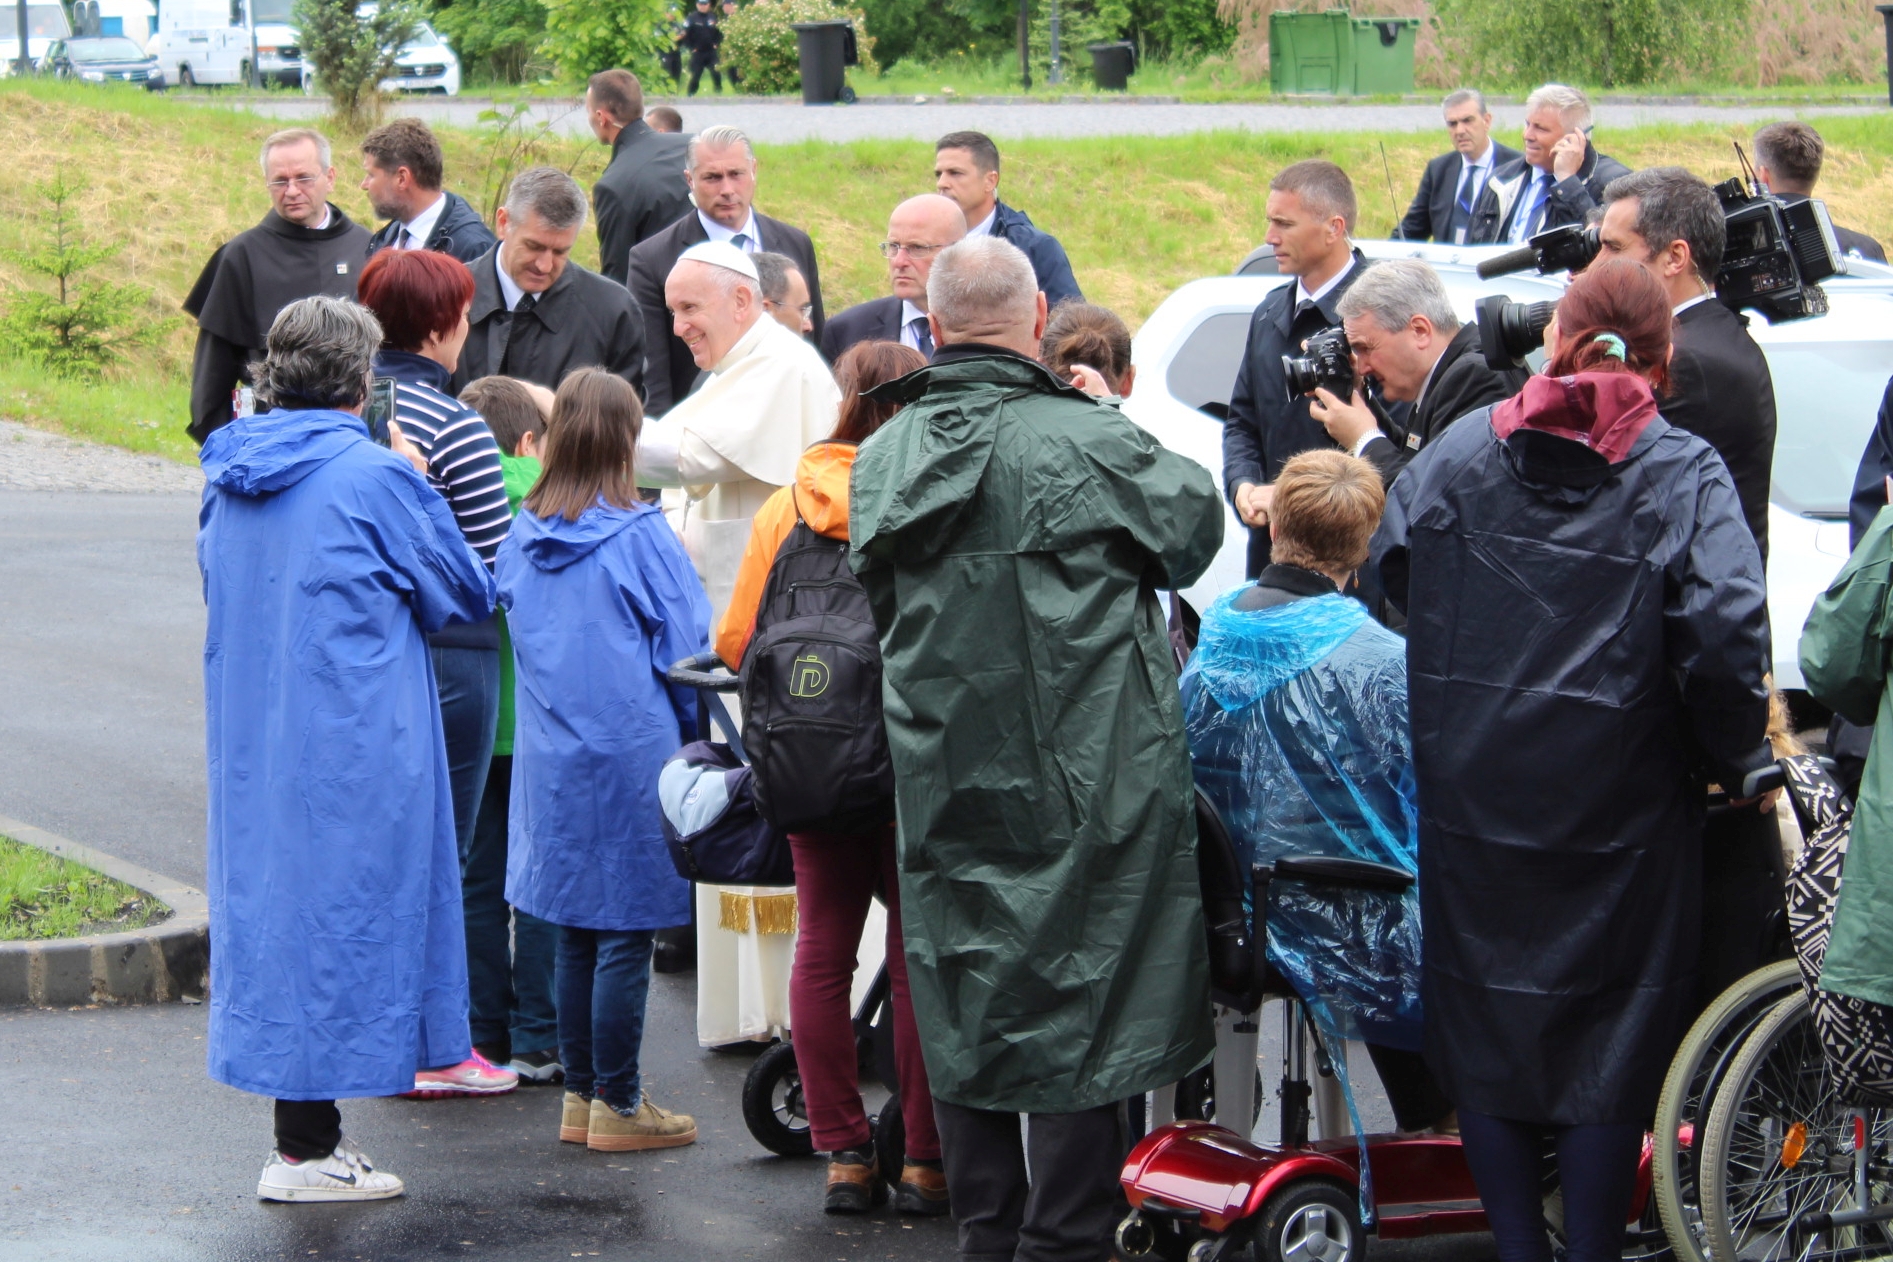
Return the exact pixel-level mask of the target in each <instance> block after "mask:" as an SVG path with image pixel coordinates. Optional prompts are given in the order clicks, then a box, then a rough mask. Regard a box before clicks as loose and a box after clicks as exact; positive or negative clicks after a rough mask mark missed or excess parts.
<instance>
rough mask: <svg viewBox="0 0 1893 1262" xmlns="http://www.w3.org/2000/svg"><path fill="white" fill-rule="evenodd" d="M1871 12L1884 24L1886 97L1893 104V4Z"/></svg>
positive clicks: (1879, 6)
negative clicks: (1876, 14)
mask: <svg viewBox="0 0 1893 1262" xmlns="http://www.w3.org/2000/svg"><path fill="white" fill-rule="evenodd" d="M1873 11H1874V12H1875V13H1878V14H1879V15H1880V20H1881V21H1883V22H1885V23H1886V73H1887V81H1886V97H1887V101H1888V102H1889V103H1893V4H1876V5H1874V6H1873Z"/></svg>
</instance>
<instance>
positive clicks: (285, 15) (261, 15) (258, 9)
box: [250, 0, 291, 26]
mask: <svg viewBox="0 0 1893 1262" xmlns="http://www.w3.org/2000/svg"><path fill="white" fill-rule="evenodd" d="M290 8H291V0H255V3H254V4H253V5H252V6H251V9H250V12H251V13H252V14H254V15H255V17H256V24H257V25H258V26H287V25H289V10H290Z"/></svg>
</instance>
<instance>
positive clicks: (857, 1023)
mask: <svg viewBox="0 0 1893 1262" xmlns="http://www.w3.org/2000/svg"><path fill="white" fill-rule="evenodd" d="M665 677H666V678H667V679H668V680H669V681H670V682H671V683H673V684H678V685H681V686H683V687H686V688H692V689H695V690H696V693H697V730H698V731H699V732H700V733H703V734H704V735H706V736H707V735H708V734H709V733H710V732H711V731H713V730H714V731H715V732H717V733H719V734H720V735H721V736H722V737H723V740H724V741H725V742H726V743H727V744H728V746H729V749H730V752H731V753H732V754H733V755H734V756H735V757H736V758H737V759H738V760H741V761H742V762H744V763H747V762H748V755H747V753H746V752H745V751H744V748H743V738H742V734H741V733H740V732H739V731H738V730H737V726H736V721H735V718H734V717H733V716H732V715H731V713H730V709H729V706H728V705H727V704H726V703H725V702H724V699H723V694H725V693H732V692H735V691H736V690H737V689H738V688H739V687H740V686H741V681H740V680H739V679H738V677H737V676H736V675H734V674H732V673H731V672H730V670H729V668H728V667H726V666H725V665H724V664H723V662H722V660H721V659H720V658H718V657H717V655H716V654H715V653H713V652H707V653H699V654H697V655H696V656H694V657H687V658H685V659H684V660H683V661H681V662H677V663H675V664H674V665H672V666H671V668H670V669H669V670H668V671H667V672H665ZM785 845H786V843H785ZM854 1035H855V1053H856V1056H857V1058H858V1061H859V1065H860V1069H861V1072H862V1073H863V1074H864V1075H871V1076H873V1077H876V1078H878V1079H879V1080H880V1081H881V1082H882V1083H883V1084H885V1085H887V1086H888V1087H889V1088H890V1089H891V1090H892V1091H893V1092H894V1094H893V1095H892V1096H891V1097H890V1098H889V1100H888V1102H887V1104H886V1105H885V1106H883V1108H882V1109H881V1112H880V1114H879V1115H878V1117H876V1118H875V1120H874V1143H875V1152H876V1154H877V1156H878V1158H879V1161H880V1163H881V1166H882V1168H883V1172H884V1173H888V1172H890V1171H891V1174H889V1178H890V1182H898V1181H899V1178H900V1171H901V1164H902V1160H903V1158H904V1156H905V1154H906V1142H905V1129H906V1128H905V1126H904V1125H903V1123H902V1119H901V1111H900V1096H899V1088H898V1086H896V1084H897V1083H898V1082H899V1079H898V1078H897V1077H896V1076H895V1072H894V1008H893V1002H892V991H891V988H890V986H889V982H888V977H887V966H886V965H885V964H883V965H882V966H881V968H880V970H879V971H878V972H877V973H876V974H875V976H874V980H873V981H872V982H871V983H870V984H869V986H868V988H867V992H866V993H865V994H864V995H863V997H862V999H861V1002H860V1004H859V1005H858V1006H857V1007H856V1009H855V1013H854ZM743 1124H744V1125H745V1126H747V1127H748V1128H749V1133H750V1135H751V1136H753V1137H754V1138H755V1140H756V1142H757V1143H759V1144H761V1145H762V1146H763V1147H764V1148H767V1149H768V1150H769V1151H770V1152H773V1153H776V1154H777V1155H779V1156H784V1157H807V1156H812V1155H813V1154H814V1152H815V1144H814V1140H813V1138H812V1136H811V1135H810V1132H809V1121H808V1111H807V1109H806V1107H805V1106H804V1103H803V1099H802V1076H801V1074H800V1072H799V1071H798V1070H797V1068H796V1063H795V1045H794V1043H793V1042H792V1041H791V1040H790V1039H783V1040H782V1041H781V1042H778V1043H775V1044H773V1045H771V1046H770V1047H769V1049H768V1050H767V1051H765V1052H763V1054H762V1055H760V1056H758V1057H757V1058H756V1062H755V1064H753V1065H751V1066H750V1069H749V1073H748V1075H747V1076H746V1077H745V1078H744V1080H743Z"/></svg>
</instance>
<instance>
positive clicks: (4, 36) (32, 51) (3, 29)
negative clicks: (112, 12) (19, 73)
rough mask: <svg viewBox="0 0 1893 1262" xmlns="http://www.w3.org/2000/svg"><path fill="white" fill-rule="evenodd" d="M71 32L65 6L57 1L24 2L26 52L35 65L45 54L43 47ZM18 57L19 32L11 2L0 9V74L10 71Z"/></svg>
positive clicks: (64, 37)
mask: <svg viewBox="0 0 1893 1262" xmlns="http://www.w3.org/2000/svg"><path fill="white" fill-rule="evenodd" d="M71 35H72V23H71V22H70V21H68V20H67V18H66V8H65V6H64V5H61V4H29V5H27V6H26V55H27V57H28V58H29V59H30V60H31V61H32V63H33V64H34V65H35V66H38V65H39V63H40V62H41V60H42V59H44V58H45V56H46V50H47V49H49V48H51V47H52V46H53V44H54V43H55V42H56V41H58V40H62V39H66V38H69V37H70V36H71ZM19 58H20V36H19V25H18V19H17V17H16V15H15V11H14V9H13V8H12V6H10V5H9V6H5V12H4V13H0V59H3V60H0V76H5V75H10V74H12V73H13V66H14V63H15V62H16V61H18V60H19Z"/></svg>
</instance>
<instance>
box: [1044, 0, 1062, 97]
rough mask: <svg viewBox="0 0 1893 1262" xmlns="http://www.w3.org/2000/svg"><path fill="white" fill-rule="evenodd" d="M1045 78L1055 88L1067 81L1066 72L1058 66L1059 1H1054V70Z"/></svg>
mask: <svg viewBox="0 0 1893 1262" xmlns="http://www.w3.org/2000/svg"><path fill="white" fill-rule="evenodd" d="M1045 78H1046V81H1047V82H1049V83H1051V84H1053V85H1054V86H1056V85H1058V84H1060V83H1063V82H1064V81H1065V74H1064V71H1063V69H1062V68H1061V67H1060V66H1059V64H1058V0H1052V69H1051V73H1049V74H1047V75H1046V76H1045Z"/></svg>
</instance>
